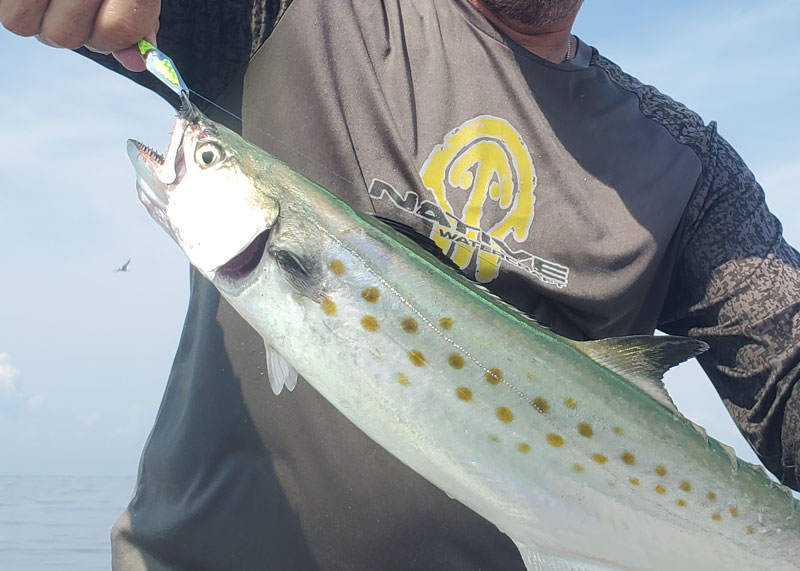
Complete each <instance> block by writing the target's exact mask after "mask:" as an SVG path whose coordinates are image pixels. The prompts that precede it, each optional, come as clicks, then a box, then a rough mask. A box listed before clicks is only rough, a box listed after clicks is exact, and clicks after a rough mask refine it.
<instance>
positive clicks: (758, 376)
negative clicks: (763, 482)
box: [659, 124, 800, 490]
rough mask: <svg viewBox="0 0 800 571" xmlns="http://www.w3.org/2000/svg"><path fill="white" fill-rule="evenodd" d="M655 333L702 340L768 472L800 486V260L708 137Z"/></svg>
mask: <svg viewBox="0 0 800 571" xmlns="http://www.w3.org/2000/svg"><path fill="white" fill-rule="evenodd" d="M707 134H708V139H707V141H706V143H707V146H706V152H705V153H704V154H705V161H704V163H705V164H704V175H703V180H702V181H701V182H700V184H699V186H698V188H697V189H696V191H695V195H694V197H693V198H692V201H691V202H690V204H689V205H688V207H687V211H686V214H685V217H684V222H683V227H682V229H681V233H680V236H679V238H678V239H680V240H681V243H680V245H679V249H678V251H679V254H678V256H679V258H678V261H677V264H676V272H675V274H674V277H673V280H672V283H671V285H670V290H669V294H668V299H667V303H666V305H665V309H664V312H663V314H662V319H661V323H660V325H659V328H660V329H662V330H663V331H665V332H669V333H674V334H682V335H691V336H692V337H697V338H699V339H702V340H704V341H706V342H707V343H708V344H709V346H710V349H709V351H708V352H707V353H706V354H704V355H702V356H701V357H700V359H699V361H700V364H701V365H702V367H703V369H704V370H705V371H706V373H707V374H708V376H709V378H710V379H711V381H712V382H713V383H714V386H715V387H716V389H717V391H718V392H719V394H720V396H721V397H722V399H723V401H724V403H725V405H726V407H727V409H728V411H729V412H730V414H731V416H732V417H733V419H734V421H735V422H736V424H737V425H738V426H739V429H740V430H741V431H742V433H743V434H744V436H745V438H746V439H747V440H748V442H749V443H750V444H751V446H752V447H753V448H754V450H755V451H756V453H757V454H758V456H759V457H760V458H761V460H762V462H763V463H764V465H765V466H766V467H767V468H768V469H769V470H770V471H771V472H773V473H774V474H775V475H776V476H777V477H778V478H779V479H780V480H781V481H782V482H783V483H784V484H786V485H788V486H790V487H792V488H794V489H796V490H797V489H800V471H799V470H798V460H799V459H800V383H798V382H797V381H798V376H800V311H798V310H799V309H800V255H799V254H798V252H797V251H796V250H795V249H794V248H792V247H791V246H789V245H788V244H787V243H786V241H785V240H784V239H783V236H782V228H781V224H780V222H779V221H778V220H777V219H776V218H775V216H773V215H772V214H771V213H770V212H769V210H768V209H767V205H766V202H765V199H764V193H763V191H762V189H761V187H760V186H759V185H758V183H757V182H756V180H755V178H754V176H753V174H752V173H751V172H750V171H749V169H748V168H747V167H746V166H745V164H744V162H743V161H742V159H741V158H740V157H739V156H738V154H737V153H736V152H735V151H734V150H733V148H731V146H730V145H729V144H728V143H727V142H726V141H725V140H724V139H723V138H722V137H720V136H719V135H718V134H717V133H716V129H715V126H714V125H713V124H712V125H711V126H710V128H709V130H708V132H707Z"/></svg>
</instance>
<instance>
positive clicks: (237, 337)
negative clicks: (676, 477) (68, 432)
mask: <svg viewBox="0 0 800 571" xmlns="http://www.w3.org/2000/svg"><path fill="white" fill-rule="evenodd" d="M288 4H289V2H278V1H262V2H255V3H253V2H251V1H228V2H215V1H208V2H204V3H201V4H198V3H196V2H187V1H185V0H172V1H165V2H164V4H163V15H162V19H161V31H160V34H159V46H160V47H161V48H163V49H164V51H165V52H166V53H168V54H170V55H171V56H172V57H173V59H174V60H175V61H176V63H177V64H178V66H179V69H181V72H182V73H183V75H184V77H185V79H186V80H187V82H188V83H189V85H190V86H192V87H193V89H195V90H196V91H198V92H200V93H203V94H204V95H206V96H208V97H210V98H214V99H217V100H218V102H220V103H221V104H223V105H225V106H227V107H229V108H232V109H234V110H236V111H239V110H241V112H242V116H243V126H242V128H243V134H244V135H245V136H246V137H247V138H248V139H250V140H252V141H254V142H256V143H257V144H259V145H261V146H263V147H264V148H266V149H267V150H269V151H270V152H272V153H273V154H275V155H276V156H278V157H279V158H282V159H283V160H285V161H286V162H288V163H289V164H290V165H292V166H293V167H295V168H297V169H298V170H300V171H302V172H304V173H305V174H306V175H308V176H309V177H310V178H312V179H314V180H316V181H317V182H319V183H321V184H322V185H323V186H325V187H327V188H329V189H330V190H332V191H334V192H336V193H338V194H339V195H340V196H342V197H343V198H344V199H346V200H347V201H348V202H350V203H352V204H354V205H356V206H357V207H359V208H361V209H363V210H367V211H373V212H376V213H378V214H379V215H381V216H384V217H387V218H392V219H395V220H399V221H401V222H403V223H405V224H407V225H409V226H411V227H413V228H414V229H415V230H416V231H417V232H419V233H420V234H423V235H425V236H429V237H431V238H432V239H435V240H436V242H437V244H439V246H440V247H441V248H442V249H443V250H444V252H445V253H446V254H447V255H448V256H450V257H451V258H452V259H453V261H454V262H455V263H456V264H457V265H459V266H460V267H461V268H462V271H464V273H466V274H467V275H468V276H470V277H471V278H473V279H475V280H477V281H480V282H483V283H485V284H486V285H487V287H489V288H491V289H492V290H493V291H495V292H496V293H498V294H499V295H500V296H501V297H503V298H504V299H506V300H507V301H509V302H511V303H514V304H515V305H517V306H518V307H520V308H521V309H523V310H525V311H527V312H528V313H530V314H532V315H534V316H535V317H537V318H538V319H539V320H540V321H542V322H544V323H547V324H549V325H551V326H552V327H553V328H554V329H555V330H556V331H558V332H560V333H562V334H565V335H568V336H571V337H574V338H599V337H608V336H616V335H626V334H633V333H650V332H652V331H653V330H654V329H660V330H662V331H665V332H668V333H673V334H680V335H691V336H693V337H697V338H700V339H702V340H704V341H706V342H707V343H709V345H710V350H709V351H708V352H707V353H706V354H704V355H703V356H702V357H701V358H700V362H701V364H702V366H703V368H704V369H705V371H706V372H707V373H708V375H709V378H710V379H711V381H712V382H713V383H714V386H715V387H716V389H717V391H718V392H719V393H720V396H721V397H722V398H723V400H724V402H725V404H726V406H727V408H728V410H729V411H730V413H731V415H732V416H733V418H734V420H735V421H736V423H737V424H738V426H739V427H740V429H741V430H742V432H743V434H744V435H745V437H746V438H747V439H748V441H749V442H750V443H751V445H752V446H753V447H754V449H755V450H756V452H757V453H758V454H759V456H760V457H761V459H762V461H763V462H764V463H765V465H766V466H767V467H768V468H769V469H770V470H771V471H772V472H773V473H775V474H776V475H777V476H778V478H779V479H781V480H782V481H783V482H784V483H786V484H787V485H789V486H792V487H794V488H796V489H797V488H798V487H799V486H800V481H799V480H798V471H797V469H796V464H797V461H796V460H797V458H798V455H800V450H798V428H799V427H798V423H799V422H800V402H799V401H800V395H798V394H797V393H798V391H797V390H795V387H796V385H797V383H796V380H797V377H798V367H799V366H800V359H798V352H799V351H800V342H798V341H800V325H798V323H797V317H796V316H797V314H798V304H800V256H798V253H797V252H796V251H795V250H794V249H792V248H791V247H790V246H789V245H788V244H786V242H785V241H784V240H783V238H782V236H781V226H780V224H779V222H778V221H777V220H776V219H775V217H774V216H772V215H771V214H770V213H769V211H768V210H767V207H766V204H765V201H764V196H763V192H762V190H761V188H760V187H759V185H758V184H757V182H756V181H755V179H754V178H753V175H752V174H751V173H750V172H749V170H748V169H747V167H746V166H745V165H744V163H743V162H742V160H741V158H740V157H738V155H737V154H736V153H735V151H734V150H733V149H732V148H731V147H730V146H729V145H728V143H727V142H726V141H724V140H723V139H722V138H721V137H720V136H719V135H718V133H717V132H716V129H715V126H714V125H713V124H711V125H705V124H704V123H703V122H702V120H701V119H700V118H699V117H698V116H697V115H696V114H694V113H693V112H691V111H689V110H688V109H686V108H685V107H683V106H682V105H680V104H678V103H676V102H674V101H672V100H671V99H669V98H668V97H666V96H664V95H662V94H661V93H659V92H658V91H657V90H655V89H654V88H652V87H649V86H646V85H643V84H641V83H640V82H638V81H637V80H636V79H634V78H632V77H630V76H628V75H626V74H625V73H624V72H622V71H621V70H620V69H619V68H618V67H617V66H615V65H614V64H613V63H612V62H610V61H608V60H607V59H605V58H603V57H602V56H601V55H600V54H599V53H598V52H597V51H596V50H594V49H593V48H591V47H590V46H588V45H587V44H585V43H581V44H580V45H579V49H578V53H577V54H576V57H575V58H574V59H573V60H570V61H568V62H565V63H563V64H552V63H550V62H546V61H544V60H542V59H540V58H537V57H536V56H534V55H532V54H530V53H528V52H526V51H525V50H524V49H523V48H521V47H520V46H517V45H516V44H514V42H513V41H511V40H510V39H508V38H506V37H504V36H503V35H502V34H501V33H499V32H498V31H497V30H495V29H494V28H493V27H492V26H490V25H489V23H488V22H487V21H486V20H484V19H483V18H482V17H481V16H480V15H479V14H478V13H477V12H476V11H474V10H473V9H472V8H471V7H470V6H469V4H468V3H467V2H466V1H465V0H448V1H447V2H427V1H426V2H422V1H418V0H387V1H383V2H377V1H376V2H373V1H370V2H367V1H361V0H353V1H351V2H325V1H322V0H295V1H294V2H292V3H291V6H289V7H288V8H287V5H288ZM276 22H277V25H276ZM90 57H95V58H98V57H99V56H94V55H92V56H90ZM103 63H104V64H106V65H110V66H112V67H113V63H110V62H109V61H108V60H105V61H103ZM135 79H136V80H137V81H140V82H143V83H146V84H151V83H150V82H151V79H150V78H147V77H144V76H137V77H136V78H135ZM218 118H220V119H224V117H221V116H220V117H218ZM469 153H477V154H476V155H475V156H478V157H479V160H478V161H472V162H467V163H464V162H463V160H462V159H463V157H464V156H467V155H468V154H469ZM470 156H472V155H470ZM493 177H495V178H493ZM502 180H508V181H511V183H510V184H509V186H508V189H509V190H508V192H510V193H511V194H510V195H509V196H510V197H511V199H510V200H507V201H504V200H502V199H498V198H497V196H498V195H497V194H496V191H497V189H498V188H500V186H502V185H501V181H502ZM493 185H494V186H493ZM410 197H411V198H413V197H416V200H410ZM412 203H413V204H416V205H428V206H427V207H426V208H424V209H423V208H412V207H410V205H411V204H412ZM482 248H483V249H482ZM481 252H483V253H485V254H486V255H479V253H481ZM264 370H265V363H264V355H263V351H262V349H261V343H260V341H259V339H258V336H257V335H256V334H255V333H253V332H252V330H250V329H249V328H248V327H247V326H246V325H245V324H244V323H243V322H242V321H241V319H240V318H239V317H238V316H237V315H236V314H235V313H234V312H233V311H232V310H231V309H230V308H229V307H228V306H227V305H226V304H225V303H224V302H221V301H220V300H219V297H218V296H217V295H216V292H215V291H214V290H213V288H212V287H211V286H210V285H209V284H208V283H207V282H205V281H204V280H202V278H199V277H194V278H193V282H192V296H191V300H190V308H189V314H188V316H187V321H186V327H185V329H184V335H183V337H182V339H181V344H180V347H179V349H178V353H177V355H176V359H175V364H174V366H173V370H172V373H171V375H170V381H169V385H168V388H167V391H166V394H165V397H164V401H163V403H162V407H161V410H160V412H159V417H158V420H157V422H156V425H155V427H154V430H153V433H152V435H151V438H150V440H149V442H148V445H147V448H146V450H145V452H144V455H143V459H142V465H141V473H140V477H139V483H138V485H137V493H136V495H135V497H134V499H133V501H132V502H131V505H130V507H129V509H128V510H127V511H126V513H125V514H124V515H123V516H122V518H121V519H120V521H119V522H118V523H117V525H116V527H115V532H114V560H115V566H116V567H118V568H120V569H138V568H142V567H143V566H144V565H145V564H146V565H147V566H148V568H153V569H161V568H170V569H171V568H191V569H195V568H215V569H216V568H220V569H222V568H237V569H250V568H252V569H264V568H275V569H410V568H417V569H422V568H431V569H434V568H435V569H468V568H469V569H478V568H481V569H512V568H521V561H520V559H519V555H518V554H517V553H516V549H515V548H514V546H513V544H511V543H510V541H509V540H508V539H507V538H506V537H505V536H503V535H502V534H500V533H499V532H498V531H497V530H496V529H495V528H494V527H493V526H491V524H489V523H487V522H485V521H484V520H482V519H481V518H479V517H478V516H476V515H475V514H474V513H472V512H470V511H469V510H467V509H466V508H464V507H463V506H461V505H460V504H457V503H456V502H453V501H451V500H449V499H448V498H446V497H445V496H444V495H443V494H442V493H441V492H440V491H438V490H437V489H435V488H433V487H432V486H431V485H430V484H428V483H427V482H425V481H424V480H422V479H421V478H419V477H418V476H416V475H415V474H413V473H412V472H410V470H408V469H407V468H406V467H405V466H403V465H402V464H400V463H399V462H397V461H396V460H395V459H394V458H392V457H391V456H389V455H388V454H387V453H386V452H385V451H383V450H382V449H380V448H378V447H377V446H376V445H375V444H374V443H372V442H371V441H369V440H368V439H367V438H366V437H364V436H363V434H361V433H360V432H359V431H358V430H357V429H355V428H354V427H353V426H352V425H350V423H349V422H348V421H346V420H345V419H344V418H342V417H341V416H340V415H339V414H338V413H337V412H336V411H335V410H334V409H332V408H331V407H330V406H329V405H328V404H327V403H326V402H325V401H324V400H322V399H321V397H319V396H318V395H316V393H314V392H313V391H312V390H311V389H310V388H309V387H308V386H306V385H303V384H302V383H301V386H299V387H298V389H297V390H296V391H295V392H294V393H292V394H291V395H281V397H280V398H278V399H275V398H274V397H273V395H272V394H271V392H270V391H269V390H267V385H266V383H265V382H264V379H263V372H264Z"/></svg>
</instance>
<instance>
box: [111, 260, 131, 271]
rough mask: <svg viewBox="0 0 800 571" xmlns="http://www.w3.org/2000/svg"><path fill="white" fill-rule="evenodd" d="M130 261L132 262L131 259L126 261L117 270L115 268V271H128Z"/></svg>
mask: <svg viewBox="0 0 800 571" xmlns="http://www.w3.org/2000/svg"><path fill="white" fill-rule="evenodd" d="M130 263H131V261H130V260H128V261H127V262H125V263H124V264H122V265H121V266H120V267H118V268H117V269H116V270H114V271H115V272H127V271H128V266H129V265H130Z"/></svg>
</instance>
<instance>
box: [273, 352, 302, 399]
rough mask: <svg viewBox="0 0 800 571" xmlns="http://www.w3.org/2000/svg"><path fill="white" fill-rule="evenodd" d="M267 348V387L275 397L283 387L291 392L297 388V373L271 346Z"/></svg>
mask: <svg viewBox="0 0 800 571" xmlns="http://www.w3.org/2000/svg"><path fill="white" fill-rule="evenodd" d="M266 348H267V375H268V376H269V386H270V388H271V389H272V392H273V393H275V395H276V396H277V395H279V394H281V391H282V390H283V387H286V388H287V389H289V390H290V391H293V390H294V388H295V387H296V386H297V371H296V370H295V368H294V367H292V366H291V365H290V364H289V362H288V361H287V360H286V359H284V358H283V355H281V354H280V353H278V351H276V350H275V349H274V348H273V347H272V346H270V345H266Z"/></svg>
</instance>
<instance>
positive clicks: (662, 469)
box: [656, 464, 667, 477]
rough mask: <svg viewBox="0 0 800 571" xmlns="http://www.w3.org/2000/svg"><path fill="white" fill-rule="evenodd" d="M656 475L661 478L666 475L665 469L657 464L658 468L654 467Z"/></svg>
mask: <svg viewBox="0 0 800 571" xmlns="http://www.w3.org/2000/svg"><path fill="white" fill-rule="evenodd" d="M656 474H658V475H659V476H661V477H664V476H666V475H667V469H666V468H665V467H664V466H662V465H661V464H659V465H658V466H656Z"/></svg>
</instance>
